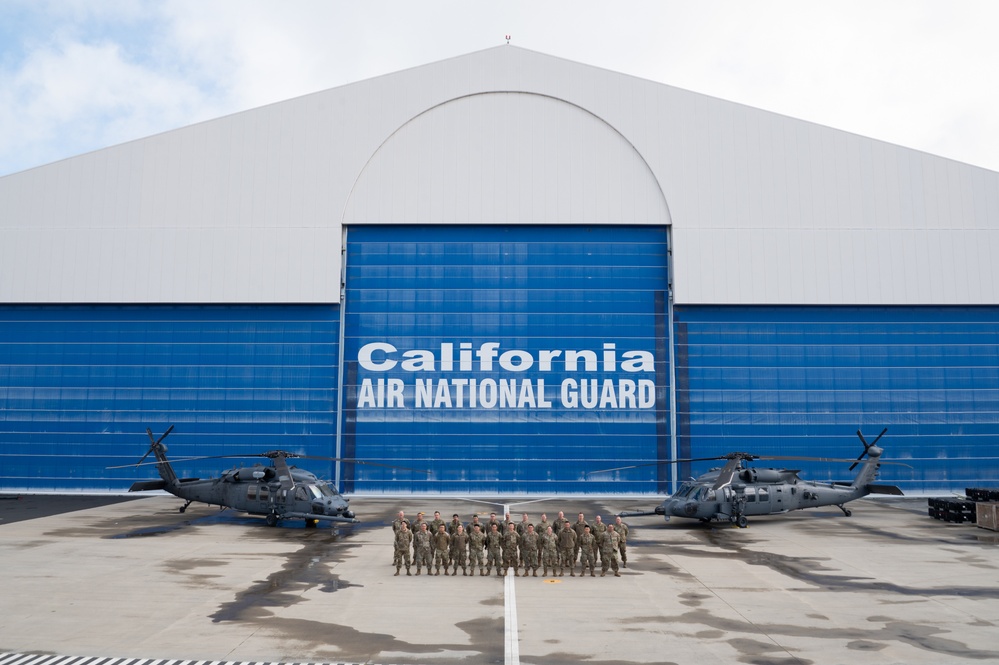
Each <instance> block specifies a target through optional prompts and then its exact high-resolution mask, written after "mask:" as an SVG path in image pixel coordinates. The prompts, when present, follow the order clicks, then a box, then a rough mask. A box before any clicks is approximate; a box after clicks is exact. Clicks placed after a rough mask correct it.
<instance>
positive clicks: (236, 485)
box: [108, 425, 416, 527]
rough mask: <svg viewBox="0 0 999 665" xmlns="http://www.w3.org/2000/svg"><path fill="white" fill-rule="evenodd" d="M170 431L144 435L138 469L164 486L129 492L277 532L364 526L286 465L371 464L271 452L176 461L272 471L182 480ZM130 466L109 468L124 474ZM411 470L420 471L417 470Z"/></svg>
mask: <svg viewBox="0 0 999 665" xmlns="http://www.w3.org/2000/svg"><path fill="white" fill-rule="evenodd" d="M172 431H173V425H171V426H170V427H169V428H167V430H166V432H164V433H163V436H161V437H159V438H158V439H157V438H155V437H154V436H153V432H152V430H151V429H149V428H147V429H146V434H148V435H149V441H150V446H149V450H147V451H146V454H145V455H143V456H142V458H141V459H140V460H139V461H138V463H136V464H135V465H134V466H141V465H143V464H155V465H156V470H157V471H158V472H159V474H160V480H140V481H137V482H135V483H133V484H132V486H131V487H130V488H129V490H128V491H129V492H145V491H151V490H166V491H167V492H169V493H170V494H173V495H174V496H178V497H180V498H181V499H185V500H186V503H185V504H184V505H183V506H181V507H180V512H181V513H183V512H184V511H186V510H187V507H188V506H190V505H191V504H192V503H194V502H195V501H198V502H201V503H206V504H208V505H217V506H220V507H222V508H223V509H224V508H234V509H236V510H240V511H243V512H246V513H249V514H251V515H263V516H264V519H265V521H266V523H267V525H268V526H276V525H277V524H278V522H280V521H282V520H288V519H302V520H305V525H306V527H315V526H316V525H317V524H318V523H319V522H320V521H324V522H331V523H341V524H344V523H345V524H357V523H359V522H360V520H358V519H357V518H356V517H355V516H354V513H353V511H351V510H350V508H349V502H350V500H349V499H347V498H345V497H344V496H343V495H341V494H340V493H339V492H338V491H337V490H336V488H335V487H334V486H332V485H330V484H329V483H328V482H326V481H325V480H320V479H319V478H317V477H316V476H315V474H313V473H311V472H309V471H306V470H304V469H299V468H297V467H294V466H289V465H288V462H287V460H288V459H291V458H303V459H322V460H328V461H337V460H340V461H350V462H353V463H355V464H372V462H362V461H360V460H344V459H343V458H335V457H309V456H307V455H299V454H296V453H290V452H286V451H283V450H271V451H268V452H264V453H259V454H254V455H216V456H209V457H188V458H182V459H177V460H174V461H175V462H189V461H192V460H201V459H222V458H247V457H264V458H267V459H269V460H271V463H270V464H269V465H264V464H261V463H259V462H258V463H256V464H254V465H253V466H249V467H242V466H240V467H233V468H231V469H229V470H227V471H225V472H223V473H222V475H221V476H219V477H217V478H207V479H201V478H178V477H177V474H176V473H175V472H174V470H173V466H171V463H170V461H169V460H168V459H167V456H166V452H167V447H166V446H165V445H163V439H165V438H166V437H167V436H168V435H169V434H170V432H172ZM150 453H152V454H153V456H155V458H156V461H155V462H144V460H145V459H146V457H148V456H149V454H150ZM132 466H133V465H131V464H128V465H124V466H112V467H108V468H109V469H123V468H130V467H132ZM379 466H381V465H379ZM399 468H402V467H399ZM410 470H411V471H416V469H410Z"/></svg>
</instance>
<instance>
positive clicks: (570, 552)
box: [558, 526, 576, 577]
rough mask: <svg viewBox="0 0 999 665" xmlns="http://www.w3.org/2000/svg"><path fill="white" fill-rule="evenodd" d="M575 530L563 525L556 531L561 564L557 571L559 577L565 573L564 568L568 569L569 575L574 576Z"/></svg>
mask: <svg viewBox="0 0 999 665" xmlns="http://www.w3.org/2000/svg"><path fill="white" fill-rule="evenodd" d="M575 552H576V532H575V531H573V530H572V529H570V528H569V527H568V526H563V527H562V530H561V531H559V532H558V555H559V561H560V563H561V564H562V566H561V568H560V570H559V571H558V574H559V577H561V576H562V575H564V574H565V569H566V568H568V569H569V576H570V577H575V576H576V571H575V568H576V554H575Z"/></svg>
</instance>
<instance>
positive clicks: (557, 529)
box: [392, 510, 628, 577]
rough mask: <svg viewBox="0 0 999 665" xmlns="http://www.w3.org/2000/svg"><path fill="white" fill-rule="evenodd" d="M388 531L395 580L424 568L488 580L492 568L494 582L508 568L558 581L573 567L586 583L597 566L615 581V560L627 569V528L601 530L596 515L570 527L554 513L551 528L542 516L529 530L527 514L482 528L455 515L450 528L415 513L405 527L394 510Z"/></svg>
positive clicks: (437, 519) (617, 573) (571, 572)
mask: <svg viewBox="0 0 999 665" xmlns="http://www.w3.org/2000/svg"><path fill="white" fill-rule="evenodd" d="M392 531H393V532H394V533H395V554H394V556H393V559H392V565H393V566H395V574H396V575H399V574H400V572H401V571H402V567H403V565H405V566H406V574H407V575H412V572H411V570H410V568H411V566H412V564H413V563H415V564H416V574H417V575H419V574H421V572H422V569H423V567H424V566H426V569H427V574H428V575H440V573H441V568H442V567H443V568H444V574H445V575H448V574H450V575H457V574H458V569H459V568H460V569H461V574H462V575H469V574H471V575H475V568H476V566H478V568H479V575H480V576H485V575H492V570H493V568H494V567H495V568H496V575H497V576H500V577H502V576H504V575H506V574H507V571H508V570H509V569H510V568H513V574H514V576H517V575H518V571H519V570H520V569H521V568H523V569H524V573H523V576H524V577H527V576H528V575H529V574H530V575H533V576H534V577H537V576H538V568H542V569H543V571H544V572H543V575H544V576H545V577H548V571H549V570H551V572H552V575H553V576H559V577H561V576H564V575H565V571H566V570H568V571H569V576H570V577H575V576H576V570H575V569H576V562H577V561H579V562H581V563H582V570H581V572H580V576H583V575H585V574H586V570H587V568H589V571H590V577H595V576H596V573H595V569H596V564H597V562H599V563H600V568H601V570H600V576H601V577H603V576H605V575H606V574H607V571H608V570H613V571H614V575H615V576H617V577H620V576H621V573H620V571H619V569H618V555H620V557H621V565H623V566H624V567H625V568H627V567H628V548H627V545H628V525H627V524H625V523H624V522H622V521H621V518H620V517H617V518H615V520H614V523H613V524H606V523H604V521H603V520H602V518H601V517H600V515H597V517H596V519H595V520H594V523H593V524H590V523H589V522H587V521H586V519H585V518H584V516H583V513H579V516H578V518H577V519H576V521H575V522H571V521H569V520H568V519H566V517H565V514H564V513H562V512H561V511H560V512H559V514H558V518H557V519H556V520H554V521H552V522H549V521H548V516H547V515H542V516H541V520H540V521H539V522H538V523H537V524H533V523H532V522H531V521H530V518H529V517H528V515H527V513H524V514H523V516H522V517H521V521H520V522H514V521H513V520H512V519H511V518H510V513H507V514H506V519H505V520H504V521H502V522H501V521H499V520H497V519H496V513H490V515H489V520H488V521H487V522H480V521H479V516H478V515H474V516H473V517H472V521H471V522H469V523H467V524H462V522H461V520H460V519H458V515H457V514H455V515H454V516H453V517H452V519H451V521H450V522H445V521H444V520H442V519H441V514H440V512H439V511H437V512H435V513H434V519H432V520H430V521H429V522H428V521H426V520H425V519H424V514H423V513H418V514H417V516H416V519H415V520H414V521H412V522H411V521H410V520H409V519H407V518H406V514H405V512H404V511H401V510H400V511H399V516H398V518H396V520H395V521H394V522H392ZM449 567H452V571H451V573H448V568H449ZM469 569H471V573H469ZM431 571H433V572H431Z"/></svg>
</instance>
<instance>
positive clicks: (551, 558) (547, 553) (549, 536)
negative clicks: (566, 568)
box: [539, 527, 562, 577]
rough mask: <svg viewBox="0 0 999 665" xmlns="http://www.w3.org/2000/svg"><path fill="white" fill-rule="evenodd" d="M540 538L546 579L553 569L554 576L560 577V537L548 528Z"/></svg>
mask: <svg viewBox="0 0 999 665" xmlns="http://www.w3.org/2000/svg"><path fill="white" fill-rule="evenodd" d="M539 538H541V539H542V540H541V542H540V545H539V549H540V550H541V565H542V566H544V569H545V577H548V569H549V568H551V569H552V576H555V575H560V574H561V573H562V567H561V566H560V565H559V558H558V537H557V536H556V535H555V530H554V529H552V527H548V528H547V529H546V530H545V533H543V534H541V535H540V536H539Z"/></svg>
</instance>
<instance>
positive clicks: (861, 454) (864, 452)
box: [163, 427, 888, 471]
mask: <svg viewBox="0 0 999 665" xmlns="http://www.w3.org/2000/svg"><path fill="white" fill-rule="evenodd" d="M887 431H888V428H887V427H885V428H884V429H883V430H881V434H878V436H877V438H876V439H874V440H873V441H871V442H870V443H867V439H865V438H864V435H863V433H862V432H861V431H860V430H859V429H858V430H857V436H859V437H860V442H861V443H862V444H864V451H863V452H862V453H860V455H858V456H857V461H856V462H854V463H853V464H851V465H850V471H853V470H854V469H855V468H857V465H858V464H860V462H861V460H863V459H864V457H865V456H866V455H867V453H868V452H869V451H870V450H871V448H872V447H873V446H874V445H876V444H877V442H878V441H880V440H881V437H883V436H884V435H885V432H887ZM163 436H166V435H165V434H164V435H163Z"/></svg>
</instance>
